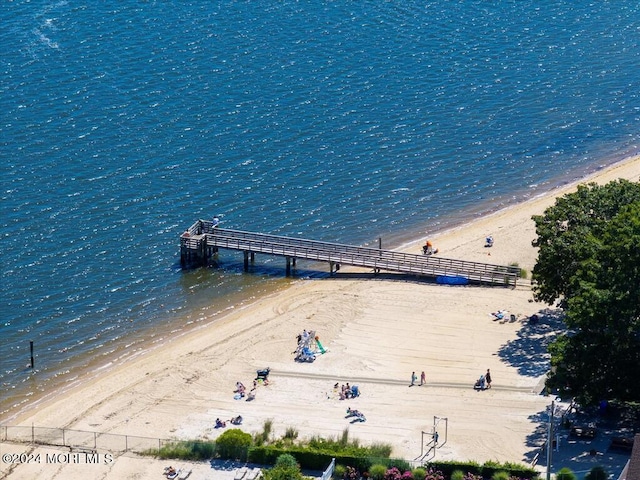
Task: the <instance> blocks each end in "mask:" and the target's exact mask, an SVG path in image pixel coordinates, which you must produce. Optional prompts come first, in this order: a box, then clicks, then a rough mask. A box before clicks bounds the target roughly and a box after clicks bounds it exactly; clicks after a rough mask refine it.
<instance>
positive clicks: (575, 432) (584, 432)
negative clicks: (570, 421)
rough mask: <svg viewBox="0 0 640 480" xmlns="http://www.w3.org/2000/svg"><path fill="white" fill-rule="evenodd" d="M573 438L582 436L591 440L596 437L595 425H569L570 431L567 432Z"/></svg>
mask: <svg viewBox="0 0 640 480" xmlns="http://www.w3.org/2000/svg"><path fill="white" fill-rule="evenodd" d="M569 435H570V436H572V437H575V438H583V439H587V440H592V439H594V438H595V437H596V429H595V427H578V426H575V427H571V432H570V434H569Z"/></svg>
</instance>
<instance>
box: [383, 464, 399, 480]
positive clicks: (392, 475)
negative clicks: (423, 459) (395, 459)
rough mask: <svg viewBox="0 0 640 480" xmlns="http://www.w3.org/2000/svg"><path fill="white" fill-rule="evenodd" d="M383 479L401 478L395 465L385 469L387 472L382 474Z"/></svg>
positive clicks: (395, 479) (397, 479)
mask: <svg viewBox="0 0 640 480" xmlns="http://www.w3.org/2000/svg"><path fill="white" fill-rule="evenodd" d="M384 480H402V474H401V473H400V470H398V468H397V467H391V468H390V469H389V470H387V473H385V474H384Z"/></svg>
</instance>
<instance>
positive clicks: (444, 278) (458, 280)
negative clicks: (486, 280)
mask: <svg viewBox="0 0 640 480" xmlns="http://www.w3.org/2000/svg"><path fill="white" fill-rule="evenodd" d="M436 283H440V284H442V285H468V284H469V279H468V278H467V277H458V276H455V275H439V276H437V277H436Z"/></svg>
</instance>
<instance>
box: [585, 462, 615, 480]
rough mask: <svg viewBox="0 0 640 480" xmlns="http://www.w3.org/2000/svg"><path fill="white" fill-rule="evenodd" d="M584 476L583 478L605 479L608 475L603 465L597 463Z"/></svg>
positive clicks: (586, 479) (592, 479) (588, 479)
mask: <svg viewBox="0 0 640 480" xmlns="http://www.w3.org/2000/svg"><path fill="white" fill-rule="evenodd" d="M584 478H585V480H607V479H608V478H609V475H608V474H607V471H606V470H605V469H604V467H601V466H599V465H598V466H597V467H593V468H592V469H591V471H590V472H589V473H587V475H586V476H585V477H584Z"/></svg>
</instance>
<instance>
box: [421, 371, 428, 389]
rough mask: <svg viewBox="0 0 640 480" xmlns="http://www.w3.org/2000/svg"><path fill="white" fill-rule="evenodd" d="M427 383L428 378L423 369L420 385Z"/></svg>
mask: <svg viewBox="0 0 640 480" xmlns="http://www.w3.org/2000/svg"><path fill="white" fill-rule="evenodd" d="M425 383H427V378H426V375H425V374H424V370H423V371H422V373H421V374H420V386H422V385H424V384H425Z"/></svg>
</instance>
